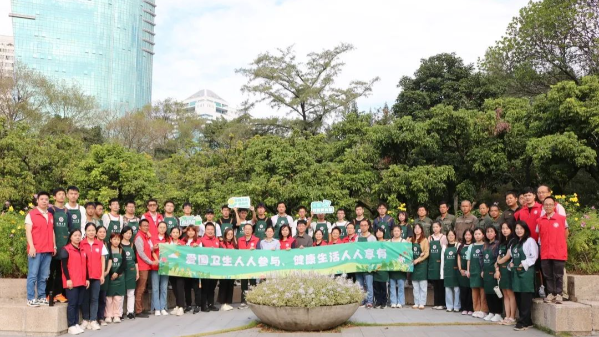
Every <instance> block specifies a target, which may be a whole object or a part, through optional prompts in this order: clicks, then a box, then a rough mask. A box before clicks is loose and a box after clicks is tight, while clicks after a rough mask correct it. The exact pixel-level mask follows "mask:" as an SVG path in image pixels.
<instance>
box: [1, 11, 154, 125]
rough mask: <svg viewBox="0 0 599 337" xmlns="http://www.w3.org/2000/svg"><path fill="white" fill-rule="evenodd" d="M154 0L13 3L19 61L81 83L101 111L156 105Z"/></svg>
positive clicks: (13, 20)
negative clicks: (153, 94) (153, 80)
mask: <svg viewBox="0 0 599 337" xmlns="http://www.w3.org/2000/svg"><path fill="white" fill-rule="evenodd" d="M155 7H156V4H155V0H120V1H110V0H93V1H92V0H86V1H79V0H78V1H73V0H12V12H11V13H10V14H9V16H10V17H12V23H13V34H14V41H15V61H16V62H17V63H18V64H24V65H25V66H27V67H28V68H31V69H35V70H37V71H39V72H41V73H42V74H43V75H45V76H47V77H49V78H51V79H53V80H58V81H63V80H64V81H66V82H67V83H76V84H78V85H80V86H81V88H82V89H83V90H84V92H85V93H87V94H89V95H92V96H94V97H95V98H96V101H97V103H98V105H99V108H101V109H104V110H111V111H116V112H121V113H122V112H125V111H128V110H132V109H136V108H141V107H143V106H144V105H146V104H150V103H151V92H152V63H153V55H154V34H155V33H154V28H155V23H154V18H155V16H156V14H155Z"/></svg>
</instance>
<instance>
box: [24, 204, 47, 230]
mask: <svg viewBox="0 0 599 337" xmlns="http://www.w3.org/2000/svg"><path fill="white" fill-rule="evenodd" d="M36 208H37V210H38V211H40V213H42V215H43V216H44V218H46V222H47V221H48V210H47V209H46V210H45V211H42V210H41V209H40V208H39V207H36ZM25 224H26V225H31V226H33V221H31V216H30V215H29V213H27V216H26V217H25Z"/></svg>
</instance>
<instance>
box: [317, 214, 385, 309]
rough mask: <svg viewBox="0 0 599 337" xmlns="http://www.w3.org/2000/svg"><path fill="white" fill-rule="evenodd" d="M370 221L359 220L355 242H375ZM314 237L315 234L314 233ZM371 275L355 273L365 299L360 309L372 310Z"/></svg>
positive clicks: (372, 291) (372, 279) (372, 280)
mask: <svg viewBox="0 0 599 337" xmlns="http://www.w3.org/2000/svg"><path fill="white" fill-rule="evenodd" d="M370 227H371V226H370V221H369V220H368V219H362V220H360V236H358V241H357V242H375V241H376V238H375V237H374V235H372V234H370ZM314 236H316V233H314ZM373 276H374V275H373V273H367V272H362V273H356V281H358V283H359V284H360V286H361V287H362V290H363V291H365V292H366V298H365V299H364V301H363V302H362V305H361V306H362V307H363V306H366V308H372V304H373V301H374V290H373V282H374V278H373Z"/></svg>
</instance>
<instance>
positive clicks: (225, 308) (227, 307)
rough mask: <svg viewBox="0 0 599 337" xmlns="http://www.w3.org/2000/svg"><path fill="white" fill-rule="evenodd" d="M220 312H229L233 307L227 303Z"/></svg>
mask: <svg viewBox="0 0 599 337" xmlns="http://www.w3.org/2000/svg"><path fill="white" fill-rule="evenodd" d="M220 310H222V311H229V310H233V307H232V306H230V305H228V304H226V303H225V304H223V305H222V307H221V308H220Z"/></svg>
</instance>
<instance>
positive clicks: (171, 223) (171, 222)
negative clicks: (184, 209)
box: [164, 216, 179, 236]
mask: <svg viewBox="0 0 599 337" xmlns="http://www.w3.org/2000/svg"><path fill="white" fill-rule="evenodd" d="M164 222H166V235H167V236H169V235H171V229H173V228H175V227H177V226H178V225H179V221H178V220H177V218H176V217H170V216H169V217H168V218H167V217H165V218H164Z"/></svg>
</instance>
